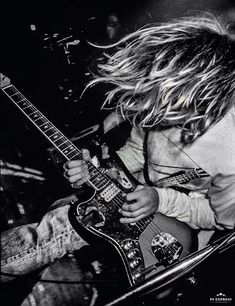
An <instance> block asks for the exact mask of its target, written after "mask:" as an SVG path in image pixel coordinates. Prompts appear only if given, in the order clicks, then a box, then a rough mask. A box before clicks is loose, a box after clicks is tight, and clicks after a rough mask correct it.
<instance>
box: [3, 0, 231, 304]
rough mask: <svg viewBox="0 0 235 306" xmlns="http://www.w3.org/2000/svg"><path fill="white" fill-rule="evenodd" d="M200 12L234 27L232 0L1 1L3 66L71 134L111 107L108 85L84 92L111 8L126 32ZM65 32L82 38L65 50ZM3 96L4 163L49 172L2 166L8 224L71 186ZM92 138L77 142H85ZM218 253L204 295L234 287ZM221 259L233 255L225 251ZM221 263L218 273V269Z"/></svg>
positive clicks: (31, 216) (31, 217) (38, 212)
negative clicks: (38, 176)
mask: <svg viewBox="0 0 235 306" xmlns="http://www.w3.org/2000/svg"><path fill="white" fill-rule="evenodd" d="M200 12H212V13H213V14H215V15H217V16H220V17H221V18H222V19H224V20H225V21H226V22H228V23H229V24H230V25H231V28H233V29H234V31H235V1H234V0H197V1H195V0H155V1H153V0H151V1H147V0H145V1H130V0H125V1H124V0H119V1H116V0H115V1H110V0H109V1H105V0H100V1H95V0H66V1H65V0H63V1H55V0H51V1H48V0H47V1H45V0H41V1H39V0H37V1H32V0H31V1H26V0H22V1H6V2H5V3H2V4H1V18H0V19H1V20H0V24H1V32H0V33H1V42H0V46H1V47H0V72H2V73H4V74H5V75H7V76H8V77H9V78H10V79H11V81H12V83H13V84H14V85H15V86H16V87H17V88H18V89H19V90H20V91H21V92H22V93H23V94H24V95H25V96H26V97H27V98H28V99H29V100H30V101H31V102H32V103H33V104H34V105H35V106H36V107H38V108H39V109H40V110H41V111H42V112H43V113H44V114H45V115H46V116H47V117H48V118H49V119H50V120H51V121H52V122H53V123H54V124H55V125H56V126H57V127H58V128H59V129H61V130H62V131H63V132H64V133H65V134H66V135H67V136H68V137H69V138H71V137H75V138H76V136H77V135H79V133H80V132H81V131H83V130H84V129H86V128H88V127H90V126H93V125H95V124H100V123H101V122H102V120H103V119H104V118H105V117H106V116H107V115H108V114H109V111H105V110H100V108H101V105H102V102H103V100H104V94H105V91H106V90H107V88H106V87H105V86H98V87H96V88H93V89H91V90H89V91H88V92H86V93H85V94H84V95H83V96H82V97H81V93H82V92H83V89H84V88H85V85H86V83H87V82H88V81H89V79H90V78H91V72H92V71H93V69H95V68H96V65H97V58H99V56H100V55H101V54H100V53H99V52H98V51H97V50H96V49H94V48H92V47H91V46H89V44H88V43H87V41H88V40H89V41H91V42H94V43H97V44H105V43H109V42H110V41H109V40H108V38H107V35H106V30H105V26H106V24H107V16H108V15H109V14H110V13H116V14H117V16H118V17H119V21H120V33H119V35H120V36H122V35H125V34H127V33H129V32H131V31H132V30H135V29H137V28H139V27H141V26H143V25H144V24H146V23H151V22H158V21H165V20H168V19H170V18H172V17H178V16H184V15H191V14H194V13H200ZM61 39H65V40H66V42H73V41H75V40H79V43H78V44H77V45H75V46H71V45H70V47H69V49H68V51H69V53H68V54H66V53H65V49H64V47H65V44H61V43H60V40H61ZM0 100H1V102H0V159H1V160H2V165H1V169H2V170H3V169H5V170H6V169H8V167H9V164H10V165H13V166H14V165H18V166H20V167H22V169H23V170H22V173H23V172H24V171H25V170H24V167H30V168H32V169H35V170H38V171H41V172H42V176H43V177H44V180H43V181H38V180H35V179H32V178H25V177H24V176H20V175H19V176H17V175H15V174H5V172H4V171H2V173H1V193H0V200H1V222H0V223H1V230H5V229H9V228H12V227H15V226H17V225H21V224H25V223H28V222H35V221H38V220H39V219H40V217H41V216H42V215H43V214H44V213H45V211H46V209H47V208H48V207H49V205H50V204H51V203H52V202H53V201H54V200H56V199H58V198H60V197H63V196H67V195H68V194H70V193H71V192H72V190H71V189H70V186H68V184H67V182H66V181H65V179H64V178H63V177H62V175H61V171H60V166H61V165H60V161H59V162H58V161H56V159H54V158H53V156H52V155H51V154H50V151H48V149H49V148H50V145H49V144H48V143H47V142H46V141H45V139H44V138H43V137H42V136H41V135H39V133H38V132H37V131H36V130H35V129H34V128H33V127H32V126H31V124H30V123H28V122H27V120H25V119H24V118H23V116H22V115H21V114H20V113H19V112H18V110H16V109H15V107H14V105H12V104H11V101H10V100H9V99H8V98H7V97H5V96H4V95H3V93H1V94H0ZM118 135H120V133H118ZM123 136H124V137H125V136H126V134H125V131H123ZM113 139H115V138H113ZM87 142H88V140H85V143H84V142H82V141H81V142H80V143H79V142H78V145H81V146H86V144H87ZM114 144H115V143H114ZM6 163H8V164H6ZM7 165H8V166H7ZM8 170H9V169H8ZM19 204H20V205H22V206H23V208H24V213H22V212H21V211H20V209H19V207H20V205H19ZM217 260H218V263H216V267H215V266H214V265H212V267H211V270H210V274H211V275H212V277H211V278H210V279H209V280H208V279H207V278H204V280H205V284H204V283H203V282H202V283H201V284H202V285H201V288H200V290H201V291H203V289H204V290H205V288H206V287H208V288H207V289H208V290H206V295H207V297H206V299H207V300H208V298H209V296H210V295H211V296H212V297H214V295H215V294H216V293H218V292H217V291H218V290H222V291H223V290H224V291H226V288H229V290H228V296H229V295H231V294H230V293H231V290H230V289H231V288H230V284H231V281H230V277H231V275H229V276H227V274H226V271H227V267H225V266H224V269H223V268H222V269H221V258H217ZM222 261H223V262H229V261H227V258H226V257H223V260H222ZM222 265H224V263H223V264H222ZM218 267H220V273H216V271H218ZM230 267H231V266H230ZM232 267H233V266H232ZM233 268H234V267H233ZM218 277H219V279H220V281H219V280H218ZM233 282H234V281H233ZM216 283H217V286H216ZM222 283H223V286H224V287H223V288H222ZM233 289H234V288H233ZM204 293H205V292H204ZM199 294H200V292H199ZM6 305H7V304H6Z"/></svg>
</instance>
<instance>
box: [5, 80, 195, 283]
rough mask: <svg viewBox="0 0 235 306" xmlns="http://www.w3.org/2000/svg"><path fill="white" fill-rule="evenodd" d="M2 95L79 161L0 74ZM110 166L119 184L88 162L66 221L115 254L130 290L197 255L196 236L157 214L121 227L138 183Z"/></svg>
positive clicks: (66, 142) (71, 148)
mask: <svg viewBox="0 0 235 306" xmlns="http://www.w3.org/2000/svg"><path fill="white" fill-rule="evenodd" d="M1 90H2V91H3V92H4V93H5V94H6V95H7V96H8V97H9V98H10V100H11V101H12V102H13V103H14V104H15V105H16V106H17V107H18V109H19V110H20V111H21V112H22V113H23V114H24V115H25V116H26V117H27V118H28V119H29V120H30V121H31V122H32V123H33V124H34V125H35V126H36V128H37V129H38V130H39V131H40V132H41V133H42V134H43V135H44V136H45V137H46V138H47V139H48V141H49V142H50V143H51V144H52V145H53V146H54V147H55V148H56V149H57V150H58V152H59V153H60V154H61V155H62V156H63V157H64V159H65V160H75V159H81V158H82V153H81V151H80V150H79V149H78V148H77V147H76V146H75V145H74V144H73V143H72V142H71V141H70V140H69V139H68V138H66V137H65V136H64V135H63V134H62V132H61V131H59V130H58V129H57V128H56V127H55V126H54V125H53V124H52V123H51V122H50V121H49V120H48V119H47V118H46V117H45V116H44V115H43V114H42V113H41V112H40V111H39V110H38V109H37V108H36V107H35V106H34V105H33V104H32V103H31V102H30V101H29V100H27V99H26V98H25V96H24V95H22V94H21V93H20V92H19V91H18V90H17V89H16V87H15V86H14V85H12V84H11V82H10V80H9V79H8V78H7V77H5V76H3V75H2V74H1ZM114 163H115V165H116V166H117V169H119V170H118V171H120V173H124V174H125V175H124V176H123V179H122V182H121V183H120V181H118V180H114V179H113V178H111V177H110V176H109V175H108V174H107V173H105V172H103V171H101V169H99V168H97V167H95V166H94V165H93V164H92V163H91V162H89V161H88V162H87V165H88V170H89V174H90V179H89V181H88V182H87V183H86V189H85V192H83V193H82V194H81V195H80V199H79V201H77V202H75V203H71V206H70V209H69V220H70V222H71V224H72V226H73V227H74V229H75V230H76V231H77V232H78V233H79V235H80V236H82V237H83V238H84V239H85V240H87V241H88V242H90V243H93V242H94V243H96V246H98V247H99V249H102V251H103V252H105V253H109V250H112V252H114V253H115V254H118V256H117V257H118V258H119V260H120V263H121V264H120V266H121V269H122V270H123V272H124V275H125V278H126V281H127V283H128V284H129V286H132V285H135V284H138V283H139V282H141V281H143V280H144V279H145V278H147V277H149V276H152V275H154V274H155V273H158V272H159V271H161V270H163V269H165V268H167V267H169V266H170V265H172V264H174V263H175V262H176V261H178V260H179V259H181V258H183V257H185V256H187V255H188V254H190V253H191V252H193V251H195V247H196V243H195V241H196V240H195V233H194V231H193V230H192V229H190V227H188V226H187V225H186V224H184V223H182V222H180V221H178V220H177V219H175V218H170V217H167V216H164V215H162V214H159V213H155V214H153V215H151V216H148V217H146V218H144V219H142V220H139V221H138V222H136V223H134V224H122V223H120V222H119V219H120V217H121V215H120V214H119V212H118V210H119V208H120V207H122V205H123V203H124V202H125V197H126V194H127V193H128V192H131V191H133V190H134V189H135V187H136V185H137V184H138V182H137V181H136V180H135V179H134V178H133V177H132V176H131V174H130V173H129V172H128V170H127V169H126V168H125V167H124V165H123V164H122V162H121V161H120V159H118V158H117V156H115V159H114Z"/></svg>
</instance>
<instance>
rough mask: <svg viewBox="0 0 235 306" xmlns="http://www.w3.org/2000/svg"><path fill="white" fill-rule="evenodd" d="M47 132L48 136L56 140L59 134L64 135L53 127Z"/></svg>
mask: <svg viewBox="0 0 235 306" xmlns="http://www.w3.org/2000/svg"><path fill="white" fill-rule="evenodd" d="M46 133H47V136H48V137H50V139H51V140H55V139H57V138H58V137H59V136H60V137H62V135H61V134H60V133H59V132H58V131H57V130H55V129H54V128H53V127H52V128H51V129H50V130H48V131H47V132H46Z"/></svg>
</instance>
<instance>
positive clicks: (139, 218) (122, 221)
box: [120, 214, 145, 223]
mask: <svg viewBox="0 0 235 306" xmlns="http://www.w3.org/2000/svg"><path fill="white" fill-rule="evenodd" d="M144 217H145V215H144V214H141V215H139V216H138V217H135V218H121V219H120V222H121V223H135V222H137V221H139V220H141V219H143V218H144Z"/></svg>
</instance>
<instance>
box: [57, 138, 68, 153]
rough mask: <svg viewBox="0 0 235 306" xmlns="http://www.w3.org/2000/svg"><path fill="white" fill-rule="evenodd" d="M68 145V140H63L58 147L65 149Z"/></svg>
mask: <svg viewBox="0 0 235 306" xmlns="http://www.w3.org/2000/svg"><path fill="white" fill-rule="evenodd" d="M62 146H65V147H64V148H63V147H62ZM67 146H68V140H65V141H64V142H62V143H61V144H60V145H58V147H59V148H60V149H61V150H62V151H63V150H64V149H65V148H66V147H67Z"/></svg>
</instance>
